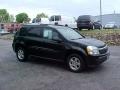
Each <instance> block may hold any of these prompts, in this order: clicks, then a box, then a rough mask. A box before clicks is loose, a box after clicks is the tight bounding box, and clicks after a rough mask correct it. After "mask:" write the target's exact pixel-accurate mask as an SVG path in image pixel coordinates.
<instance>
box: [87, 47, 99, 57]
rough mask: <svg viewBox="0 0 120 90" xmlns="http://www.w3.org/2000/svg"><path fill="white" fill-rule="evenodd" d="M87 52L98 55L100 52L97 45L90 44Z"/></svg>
mask: <svg viewBox="0 0 120 90" xmlns="http://www.w3.org/2000/svg"><path fill="white" fill-rule="evenodd" d="M87 52H88V54H89V55H98V54H100V53H99V50H98V48H97V47H95V46H88V47H87Z"/></svg>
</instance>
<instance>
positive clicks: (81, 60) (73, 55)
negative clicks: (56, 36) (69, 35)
mask: <svg viewBox="0 0 120 90" xmlns="http://www.w3.org/2000/svg"><path fill="white" fill-rule="evenodd" d="M72 57H77V58H79V60H80V64H81V66H80V68H79V69H78V70H76V71H75V70H73V69H71V68H70V66H69V61H70V58H72ZM67 67H68V69H69V70H70V71H72V72H75V73H79V72H81V71H83V70H84V68H85V63H84V61H83V59H82V57H81V56H80V55H78V54H71V55H69V56H68V57H67Z"/></svg>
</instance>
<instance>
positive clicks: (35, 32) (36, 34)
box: [28, 28, 42, 37]
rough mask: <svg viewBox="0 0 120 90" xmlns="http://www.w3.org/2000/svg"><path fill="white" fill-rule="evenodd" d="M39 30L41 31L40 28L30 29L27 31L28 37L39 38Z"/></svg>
mask: <svg viewBox="0 0 120 90" xmlns="http://www.w3.org/2000/svg"><path fill="white" fill-rule="evenodd" d="M41 29H42V28H31V29H30V30H29V31H28V36H32V37H41Z"/></svg>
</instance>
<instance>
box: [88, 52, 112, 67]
mask: <svg viewBox="0 0 120 90" xmlns="http://www.w3.org/2000/svg"><path fill="white" fill-rule="evenodd" d="M109 56H110V52H107V53H106V54H103V55H98V56H88V58H87V66H88V67H91V66H97V65H99V64H101V63H103V62H105V61H106V60H108V59H109Z"/></svg>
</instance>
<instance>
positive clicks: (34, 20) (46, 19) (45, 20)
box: [32, 18, 49, 24]
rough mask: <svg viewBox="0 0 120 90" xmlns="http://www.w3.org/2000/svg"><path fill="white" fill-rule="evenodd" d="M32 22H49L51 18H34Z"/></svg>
mask: <svg viewBox="0 0 120 90" xmlns="http://www.w3.org/2000/svg"><path fill="white" fill-rule="evenodd" d="M32 23H41V24H49V19H48V18H39V19H37V18H34V19H33V20H32Z"/></svg>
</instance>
